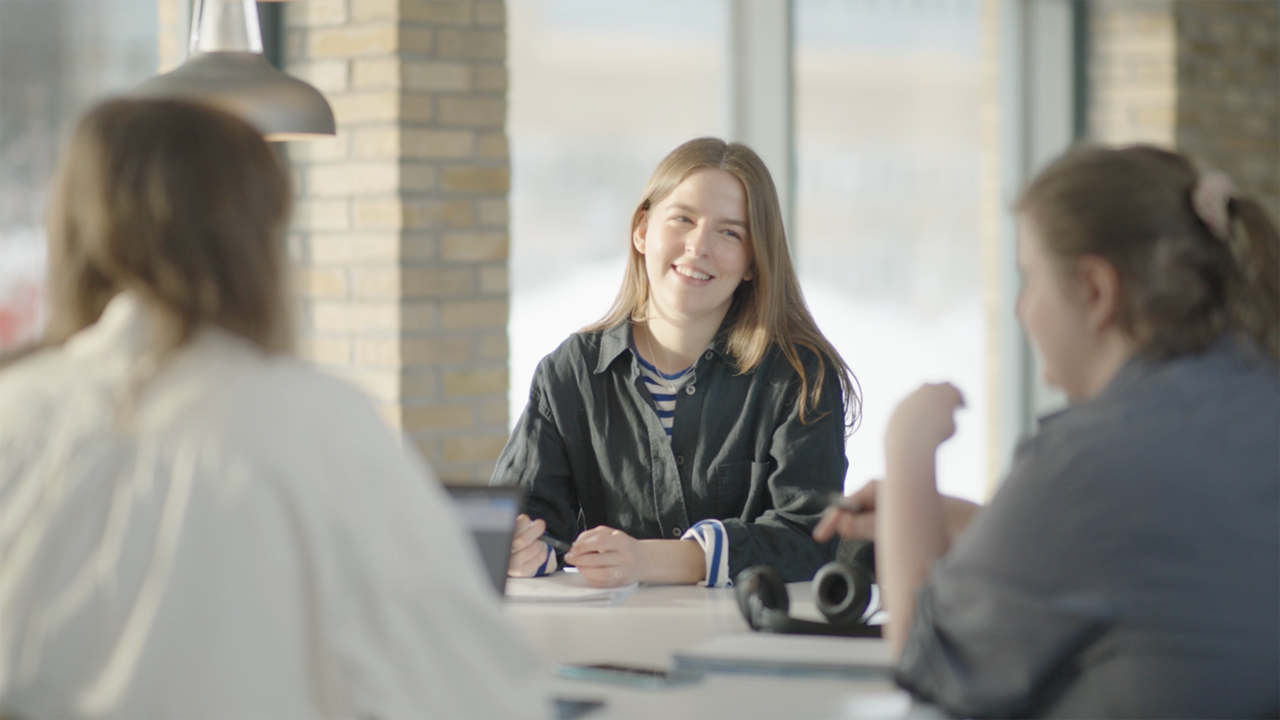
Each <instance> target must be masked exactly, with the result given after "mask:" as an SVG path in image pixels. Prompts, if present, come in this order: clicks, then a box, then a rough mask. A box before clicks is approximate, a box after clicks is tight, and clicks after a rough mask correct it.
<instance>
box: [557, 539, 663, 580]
mask: <svg viewBox="0 0 1280 720" xmlns="http://www.w3.org/2000/svg"><path fill="white" fill-rule="evenodd" d="M564 561H565V562H566V563H568V564H570V565H576V566H577V568H578V572H579V573H581V574H582V577H584V578H586V580H587V582H588V583H590V584H591V585H592V586H594V587H621V586H622V585H630V584H631V583H633V582H639V581H641V580H643V579H644V578H643V577H641V575H642V572H641V571H642V567H641V564H642V563H641V549H640V541H639V540H636V539H635V538H633V537H631V536H630V535H628V534H626V533H624V532H622V531H621V530H614V529H613V528H611V527H605V526H604V525H601V526H599V527H594V528H591V529H590V530H588V531H586V532H584V533H582V534H581V535H579V536H578V539H577V540H574V542H573V547H571V548H569V552H568V553H566V554H565V556H564Z"/></svg>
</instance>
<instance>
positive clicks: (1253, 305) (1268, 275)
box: [1016, 145, 1280, 359]
mask: <svg viewBox="0 0 1280 720" xmlns="http://www.w3.org/2000/svg"><path fill="white" fill-rule="evenodd" d="M1199 177H1200V173H1199V172H1198V171H1197V170H1196V168H1195V166H1194V165H1192V163H1191V161H1190V160H1188V159H1187V158H1186V157H1184V156H1182V155H1180V154H1178V153H1174V152H1169V151H1167V150H1161V149H1159V148H1155V147H1150V146H1143V145H1137V146H1133V147H1125V148H1116V149H1107V148H1098V147H1083V148H1079V149H1076V150H1072V151H1070V152H1068V153H1067V154H1066V155H1064V156H1063V157H1061V158H1059V159H1058V160H1056V161H1055V162H1053V163H1052V164H1050V165H1049V167H1047V168H1046V169H1045V170H1044V171H1043V172H1041V173H1040V174H1039V175H1038V176H1037V177H1036V178H1035V179H1034V180H1032V181H1031V184H1030V185H1028V186H1027V188H1026V189H1025V190H1024V191H1023V193H1022V196H1021V197H1020V198H1019V200H1018V202H1017V205H1016V209H1017V210H1018V212H1020V213H1025V214H1026V215H1027V216H1029V217H1030V218H1031V219H1032V221H1033V222H1035V223H1036V226H1037V227H1038V228H1039V230H1040V236H1041V237H1042V238H1044V242H1045V244H1046V246H1047V247H1046V249H1047V250H1048V251H1049V252H1050V253H1051V254H1052V255H1054V256H1056V257H1058V258H1059V259H1060V260H1062V261H1067V262H1071V261H1074V260H1075V259H1077V258H1079V257H1081V256H1084V255H1096V256H1098V257H1101V258H1103V259H1105V260H1107V261H1108V262H1110V263H1111V264H1112V265H1113V266H1114V267H1115V269H1116V272H1117V273H1118V274H1119V276H1120V282H1121V297H1120V308H1119V320H1120V323H1121V327H1122V328H1123V329H1124V330H1125V331H1126V332H1128V333H1129V334H1130V335H1131V336H1132V337H1133V338H1134V339H1135V340H1136V341H1137V342H1138V343H1139V346H1140V348H1141V353H1142V354H1143V355H1144V356H1147V357H1152V358H1157V359H1163V358H1169V357H1173V356H1175V355H1180V354H1184V353H1194V352H1198V351H1200V350H1203V349H1205V348H1206V347H1208V346H1209V345H1210V344H1211V343H1212V342H1213V341H1214V340H1215V339H1217V338H1218V337H1220V336H1222V335H1223V334H1224V333H1226V332H1236V333H1241V334H1244V335H1246V336H1248V337H1250V338H1252V339H1253V340H1254V341H1255V342H1256V343H1257V344H1258V345H1259V346H1260V347H1261V348H1262V349H1264V350H1265V351H1266V352H1267V354H1268V355H1270V356H1271V357H1273V358H1276V359H1280V236H1278V235H1277V231H1276V226H1275V224H1274V223H1273V222H1272V221H1271V220H1270V219H1269V218H1268V217H1267V213H1266V211H1265V210H1264V209H1263V208H1262V206H1261V205H1260V204H1258V202H1256V201H1255V200H1252V199H1250V198H1247V197H1241V196H1238V195H1236V196H1233V197H1232V198H1231V200H1230V201H1229V202H1228V204H1227V211H1228V214H1229V218H1230V226H1231V232H1230V236H1229V237H1228V238H1226V239H1220V238H1219V237H1217V236H1216V235H1214V233H1213V231H1212V230H1211V229H1210V228H1209V227H1208V226H1207V225H1206V224H1205V223H1204V221H1203V220H1201V218H1200V217H1199V216H1197V215H1196V212H1195V210H1194V209H1193V206H1192V200H1191V196H1192V192H1193V190H1194V189H1195V186H1196V182H1197V180H1198V179H1199Z"/></svg>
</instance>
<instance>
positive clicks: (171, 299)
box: [0, 100, 550, 718]
mask: <svg viewBox="0 0 1280 720" xmlns="http://www.w3.org/2000/svg"><path fill="white" fill-rule="evenodd" d="M290 196H291V191H290V188H289V181H288V175H287V172H286V170H285V168H284V167H283V166H282V164H281V161H280V160H279V158H278V156H277V155H276V154H275V153H274V152H272V151H271V149H270V148H269V147H268V146H267V144H266V143H265V142H264V141H263V140H262V138H261V137H260V136H259V135H258V134H257V132H255V131H254V130H253V129H252V128H251V127H250V126H249V125H247V124H246V123H244V122H242V121H241V120H239V119H237V118H234V117H232V116H230V115H227V114H225V113H222V112H219V111H216V110H212V109H208V108H204V107H200V106H197V105H193V104H188V103H182V102H174V101H156V100H145V101H138V100H127V101H126V100H113V101H109V102H107V103H104V104H102V105H100V106H98V107H96V108H94V109H93V110H91V111H90V112H89V113H88V114H87V116H86V117H85V118H84V119H83V121H82V122H81V124H80V126H79V127H78V129H77V130H76V132H75V134H74V136H73V137H72V139H71V141H70V145H69V147H68V148H67V149H66V154H65V156H64V159H63V162H62V165H61V167H60V169H59V174H58V177H57V180H56V183H55V189H54V199H53V202H52V203H51V208H50V213H49V241H50V248H49V254H50V274H49V323H48V328H47V332H46V336H45V338H44V340H43V341H42V343H41V345H40V347H39V348H37V349H36V350H34V351H33V352H30V353H28V354H26V355H25V356H23V357H21V358H20V359H17V360H12V361H11V362H9V363H7V364H6V367H4V368H3V369H0V716H5V717H8V716H15V717H35V716H117V717H120V716H123V717H320V716H345V717H352V716H359V717H451V718H452V717H486V718H490V717H515V716H519V717H530V716H538V715H545V714H547V713H548V712H549V709H550V708H549V705H548V704H547V702H546V698H547V696H546V694H545V689H544V688H543V686H542V683H541V680H540V677H541V673H540V668H539V666H538V663H537V661H536V660H535V658H534V656H533V655H532V653H531V651H530V650H529V648H528V647H527V646H526V645H525V643H524V641H523V639H522V638H521V637H519V636H518V634H517V633H516V631H515V630H514V628H513V627H512V625H511V624H510V622H509V621H508V620H507V619H506V618H505V617H504V616H503V615H502V612H501V607H500V600H499V598H498V597H497V596H496V594H495V593H494V592H493V588H492V586H491V585H490V584H489V581H488V579H487V578H486V576H485V575H484V574H483V572H482V564H481V561H480V559H479V556H478V553H477V551H476V549H475V547H474V545H473V544H472V543H471V541H470V539H469V538H468V537H467V536H466V534H465V530H464V528H463V526H462V524H461V522H460V521H459V520H458V518H456V517H455V515H454V513H453V510H452V507H451V504H450V501H449V499H448V497H447V496H446V494H445V493H444V492H443V490H442V489H441V487H440V486H439V483H438V482H437V481H436V479H435V478H434V477H433V475H432V473H431V470H430V468H429V467H427V466H426V464H425V463H423V462H422V461H420V460H419V459H417V458H416V457H414V456H412V455H411V454H409V453H406V452H405V450H403V449H402V448H401V447H400V446H399V444H398V443H397V441H396V439H395V437H394V436H393V435H392V433H391V431H390V430H389V429H388V428H387V427H386V426H385V425H384V424H383V423H382V422H381V420H380V419H379V418H378V416H377V414H376V413H375V412H374V409H373V407H372V405H371V404H370V403H369V402H368V401H367V400H366V399H365V398H364V397H363V396H362V395H361V394H360V393H359V392H357V391H356V390H354V389H352V388H350V387H348V386H347V385H345V384H344V383H342V382H340V381H339V380H337V379H334V378H331V377H329V376H326V375H324V374H322V373H320V372H318V371H316V370H313V369H312V368H311V367H310V366H309V365H307V364H306V363H303V362H301V361H299V360H297V359H294V358H293V357H292V356H291V354H290V351H289V350H290V347H291V340H290V334H291V333H290V329H291V326H292V321H291V319H290V317H289V315H290V313H289V309H288V308H289V305H288V296H287V290H286V283H285V282H284V277H285V272H286V270H287V259H286V257H285V253H284V242H283V234H284V231H285V228H286V226H287V224H288V217H289V204H290V203H289V198H290Z"/></svg>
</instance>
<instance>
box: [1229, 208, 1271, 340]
mask: <svg viewBox="0 0 1280 720" xmlns="http://www.w3.org/2000/svg"><path fill="white" fill-rule="evenodd" d="M1228 211H1229V212H1230V214H1231V219H1232V221H1233V222H1232V225H1233V228H1232V230H1233V232H1232V233H1231V238H1230V241H1229V243H1228V244H1229V246H1230V248H1231V255H1232V257H1234V258H1235V261H1236V266H1237V268H1238V274H1237V277H1236V278H1235V280H1234V282H1232V283H1231V284H1230V285H1229V287H1228V298H1227V310H1228V312H1229V313H1230V315H1231V318H1232V320H1233V321H1234V324H1235V326H1236V327H1237V328H1238V329H1239V330H1240V331H1241V332H1244V333H1245V334H1247V335H1248V336H1249V337H1251V338H1252V339H1253V340H1254V342H1256V343H1258V345H1259V346H1260V347H1261V348H1263V349H1264V350H1266V352H1267V354H1269V355H1271V357H1273V358H1275V359H1276V360H1277V361H1280V232H1277V231H1276V226H1275V223H1273V222H1272V220H1271V218H1270V217H1268V216H1267V212H1266V210H1264V209H1263V207H1262V205H1261V204H1260V203H1258V202H1257V201H1256V200H1253V199H1252V198H1247V197H1234V198H1232V199H1231V202H1230V204H1229V206H1228Z"/></svg>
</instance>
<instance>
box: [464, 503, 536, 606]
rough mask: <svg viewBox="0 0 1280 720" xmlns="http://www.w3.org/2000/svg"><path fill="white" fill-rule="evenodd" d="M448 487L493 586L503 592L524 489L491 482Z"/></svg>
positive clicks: (499, 592) (500, 592)
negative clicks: (478, 550)
mask: <svg viewBox="0 0 1280 720" xmlns="http://www.w3.org/2000/svg"><path fill="white" fill-rule="evenodd" d="M445 489H446V490H448V491H449V495H450V496H451V497H452V498H453V502H454V505H455V506H456V507H457V508H458V512H459V514H460V515H461V516H462V519H463V522H464V523H465V524H466V526H467V527H468V528H469V529H470V530H471V535H472V536H473V537H474V538H475V541H476V547H478V548H479V549H480V557H481V558H482V559H483V560H484V565H485V569H486V570H487V571H488V572H489V577H490V579H492V580H493V587H494V588H495V589H496V590H497V591H498V594H499V595H501V594H502V593H503V591H504V590H505V588H506V583H507V562H508V561H509V560H510V559H511V536H512V535H513V534H514V533H515V529H516V515H519V514H520V500H521V497H522V496H523V491H521V489H520V488H518V487H498V486H488V485H448V486H446V487H445Z"/></svg>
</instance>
